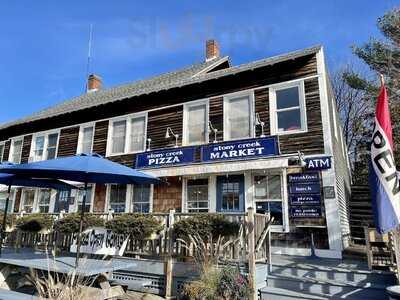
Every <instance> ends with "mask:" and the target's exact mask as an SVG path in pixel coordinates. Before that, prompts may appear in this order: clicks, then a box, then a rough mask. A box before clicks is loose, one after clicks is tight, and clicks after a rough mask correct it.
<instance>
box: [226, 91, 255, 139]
mask: <svg viewBox="0 0 400 300" xmlns="http://www.w3.org/2000/svg"><path fill="white" fill-rule="evenodd" d="M246 96H247V97H249V101H250V103H249V104H250V112H249V115H250V123H249V124H250V136H248V137H242V138H235V139H232V138H231V134H230V132H229V130H228V128H230V126H229V113H230V111H229V108H228V102H229V101H230V100H232V99H236V98H241V97H246ZM223 118H224V130H223V131H224V132H223V136H224V141H233V140H245V139H251V138H254V137H255V134H256V130H255V126H254V118H255V96H254V90H253V89H252V90H245V91H239V92H234V93H229V94H225V95H223Z"/></svg>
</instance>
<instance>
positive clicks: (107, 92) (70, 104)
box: [0, 46, 321, 130]
mask: <svg viewBox="0 0 400 300" xmlns="http://www.w3.org/2000/svg"><path fill="white" fill-rule="evenodd" d="M320 49H321V47H320V46H314V47H311V48H306V49H303V50H298V51H294V52H290V53H287V54H283V55H278V56H273V57H270V58H266V59H262V60H257V61H254V62H250V63H246V64H242V65H238V66H234V67H229V68H226V69H221V70H218V71H214V72H209V73H207V72H204V70H206V69H208V68H210V67H212V66H213V65H219V64H220V63H222V62H225V61H227V60H228V57H223V58H218V59H214V60H211V61H208V62H203V63H198V64H194V65H192V66H190V67H188V68H185V69H181V70H177V71H173V72H169V73H165V74H162V75H159V76H156V77H152V78H150V79H145V80H140V81H136V82H133V83H128V84H124V85H120V86H116V87H113V88H109V89H104V90H99V91H96V92H91V93H87V94H83V95H81V96H78V97H75V98H72V99H69V100H67V101H65V102H62V103H60V104H57V105H55V106H52V107H50V108H47V109H44V110H41V111H39V112H36V113H34V114H32V115H30V116H27V117H24V118H22V119H18V120H15V121H12V122H9V123H5V124H3V125H0V130H1V129H5V128H7V127H11V126H14V125H18V124H23V123H28V122H32V121H36V120H40V119H45V118H49V117H54V116H57V115H62V114H65V113H70V112H73V111H78V110H82V109H85V108H89V107H93V106H97V105H102V104H106V103H109V102H114V101H118V100H122V99H126V98H130V97H134V96H139V95H144V94H149V93H153V92H158V91H161V90H167V89H170V88H174V87H181V86H184V85H188V84H193V83H198V82H202V81H206V80H209V79H216V78H220V77H223V76H227V75H233V74H236V73H239V72H243V71H247V70H252V69H256V68H259V67H262V66H267V65H273V64H276V63H278V62H282V61H285V60H291V59H295V58H298V57H301V56H306V55H309V54H313V53H316V52H317V51H319V50H320ZM202 71H203V72H202Z"/></svg>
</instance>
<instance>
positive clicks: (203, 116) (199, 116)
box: [183, 101, 208, 145]
mask: <svg viewBox="0 0 400 300" xmlns="http://www.w3.org/2000/svg"><path fill="white" fill-rule="evenodd" d="M183 120H184V124H183V131H184V132H183V139H184V141H183V143H184V144H185V145H194V144H204V143H207V142H208V101H201V102H195V103H188V104H185V109H184V116H183Z"/></svg>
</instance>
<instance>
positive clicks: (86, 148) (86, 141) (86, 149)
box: [81, 127, 93, 153]
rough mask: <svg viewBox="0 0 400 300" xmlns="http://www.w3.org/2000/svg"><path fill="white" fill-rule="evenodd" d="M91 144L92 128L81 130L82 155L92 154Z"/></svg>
mask: <svg viewBox="0 0 400 300" xmlns="http://www.w3.org/2000/svg"><path fill="white" fill-rule="evenodd" d="M92 142H93V127H86V128H83V131H82V146H81V152H82V153H91V152H92Z"/></svg>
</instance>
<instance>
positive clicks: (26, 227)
mask: <svg viewBox="0 0 400 300" xmlns="http://www.w3.org/2000/svg"><path fill="white" fill-rule="evenodd" d="M52 225H53V218H52V217H51V216H49V215H47V214H30V215H25V216H23V217H21V218H19V219H17V228H18V229H19V230H21V231H25V232H39V231H41V230H44V229H51V226H52Z"/></svg>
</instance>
